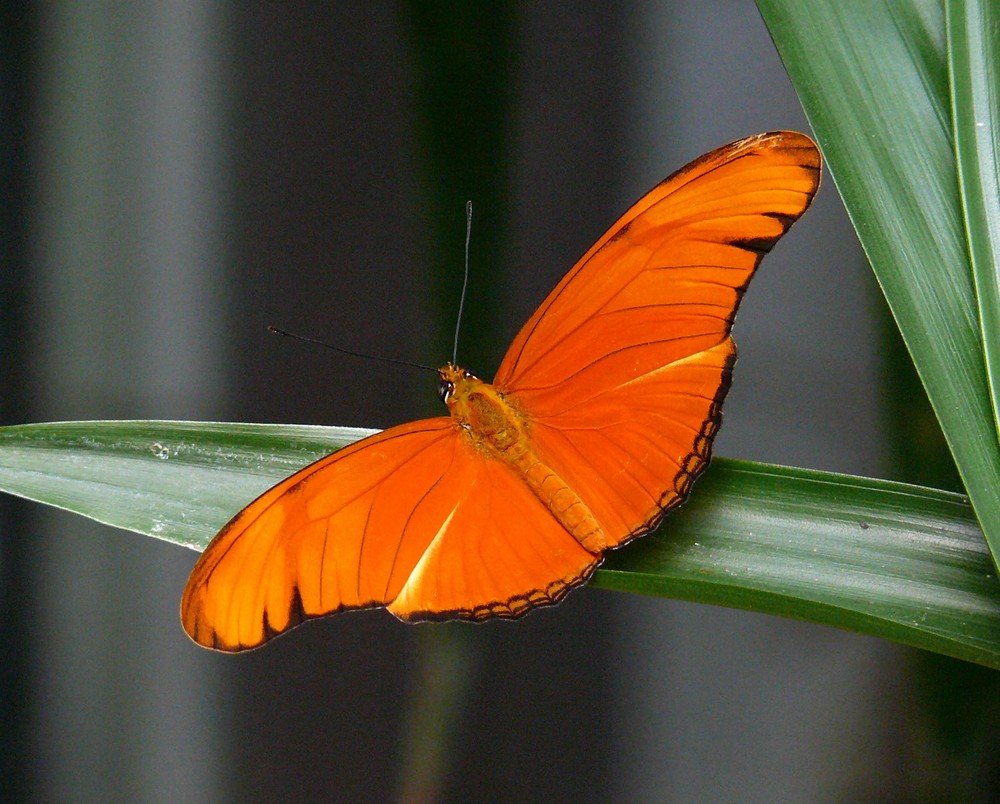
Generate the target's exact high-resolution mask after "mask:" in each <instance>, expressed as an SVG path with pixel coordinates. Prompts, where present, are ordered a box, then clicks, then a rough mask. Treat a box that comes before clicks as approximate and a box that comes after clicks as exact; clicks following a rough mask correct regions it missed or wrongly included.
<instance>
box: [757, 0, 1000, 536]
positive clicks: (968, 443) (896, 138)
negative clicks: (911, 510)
mask: <svg viewBox="0 0 1000 804" xmlns="http://www.w3.org/2000/svg"><path fill="white" fill-rule="evenodd" d="M758 6H759V7H760V9H761V12H762V13H763V15H764V19H765V22H766V23H767V26H768V28H769V30H770V32H771V36H772V37H773V39H774V41H775V44H776V45H777V47H778V52H779V53H780V55H781V58H782V60H783V61H784V63H785V66H786V68H787V69H788V72H789V75H790V76H791V78H792V83H793V84H794V85H795V88H796V90H797V92H798V94H799V98H800V100H801V101H802V105H803V107H804V109H805V111H806V115H807V116H808V118H809V121H810V123H811V124H812V126H813V129H814V130H815V132H816V135H817V137H818V139H819V141H820V144H821V145H822V147H823V152H824V155H825V157H826V159H827V163H828V165H829V167H830V171H831V173H832V174H833V177H834V181H835V182H836V184H837V187H838V189H839V190H840V193H841V195H842V196H843V198H844V203H845V205H846V206H847V210H848V213H849V214H850V216H851V220H852V221H853V222H854V226H855V228H856V229H857V232H858V235H859V237H860V239H861V243H862V245H863V246H864V249H865V252H866V253H867V255H868V258H869V260H870V261H871V264H872V268H873V269H874V271H875V275H876V277H877V278H878V281H879V284H880V285H881V286H882V290H883V291H884V293H885V296H886V299H887V301H888V302H889V307H890V308H891V310H892V313H893V316H894V317H895V319H896V323H897V324H898V326H899V329H900V332H901V333H902V335H903V339H904V340H905V342H906V345H907V348H908V349H909V351H910V354H911V356H912V357H913V362H914V364H915V365H916V368H917V371H918V373H919V374H920V378H921V381H922V382H923V384H924V387H925V388H926V390H927V395H928V397H929V398H930V401H931V404H932V405H933V407H934V411H935V414H936V415H937V417H938V421H939V422H940V423H941V428H942V430H943V431H944V434H945V438H946V439H947V441H948V445H949V447H950V449H951V452H952V455H953V457H954V459H955V463H956V465H957V466H958V470H959V473H960V474H961V476H962V481H963V483H964V484H965V487H966V489H967V491H968V493H969V496H970V499H971V500H972V505H973V506H974V508H975V511H976V514H977V516H978V518H979V521H980V523H981V524H982V526H983V529H984V531H985V533H986V538H987V541H988V542H989V544H990V547H991V549H992V553H993V555H994V556H1000V494H998V493H997V492H998V489H1000V442H998V439H997V433H996V428H995V425H994V419H993V410H992V405H991V402H990V399H991V396H990V389H989V383H988V380H987V374H986V366H985V359H984V355H983V344H982V341H981V336H980V324H979V305H978V301H977V296H976V287H975V282H974V280H973V272H972V267H971V264H970V258H969V253H968V249H967V246H966V237H965V226H964V216H963V209H962V204H961V200H960V197H959V191H958V186H959V184H958V174H957V170H956V165H955V153H954V140H953V136H952V125H951V101H950V97H949V82H948V67H947V53H946V46H945V20H944V13H943V10H942V8H941V5H940V4H939V3H938V2H937V1H936V0H934V1H933V2H927V1H926V0H924V1H923V2H921V1H919V0H918V1H917V2H912V3H896V2H892V0H871V1H866V2H857V1H854V2H844V1H843V0H817V1H816V2H809V3H803V2H801V1H800V0H759V2H758Z"/></svg>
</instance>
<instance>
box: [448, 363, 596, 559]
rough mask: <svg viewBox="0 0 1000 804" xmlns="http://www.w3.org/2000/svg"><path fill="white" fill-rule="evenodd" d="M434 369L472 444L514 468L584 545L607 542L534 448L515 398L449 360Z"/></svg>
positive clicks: (592, 547)
mask: <svg viewBox="0 0 1000 804" xmlns="http://www.w3.org/2000/svg"><path fill="white" fill-rule="evenodd" d="M438 374H439V375H440V376H441V387H440V396H441V399H442V400H443V401H444V403H445V404H446V405H447V406H448V411H449V412H450V413H451V416H452V418H453V419H454V420H455V422H456V424H458V426H459V427H460V428H462V430H464V431H465V432H467V433H468V436H469V438H470V440H471V441H472V444H473V446H474V448H475V449H476V450H478V451H479V452H480V453H481V454H482V455H483V456H484V457H487V458H491V459H494V460H500V461H503V462H504V463H506V464H507V465H508V466H510V467H511V469H513V470H514V471H516V472H517V473H518V474H519V475H520V476H521V477H522V478H523V479H524V481H525V482H526V483H527V484H528V487H529V488H530V489H531V491H532V492H533V493H534V495H535V496H536V497H538V499H539V500H541V502H542V503H544V504H545V506H546V507H547V508H548V509H549V511H550V512H551V513H552V515H553V516H554V517H555V518H556V519H557V520H559V522H560V523H561V524H562V525H563V526H564V527H565V528H566V530H568V531H569V532H570V533H571V534H573V536H574V537H575V538H576V540H577V541H579V542H580V544H581V545H583V547H584V548H586V549H587V550H590V551H591V552H593V553H600V552H601V551H603V550H604V549H605V548H606V546H607V543H606V539H605V536H604V532H603V530H602V529H601V526H600V525H599V524H598V522H597V520H596V519H595V518H594V515H593V514H592V513H591V511H590V509H589V508H588V507H587V506H586V504H585V503H584V502H583V500H581V499H580V497H579V496H578V495H577V494H576V492H574V491H573V490H572V488H571V487H570V485H569V484H568V483H567V482H566V481H565V480H563V478H562V477H561V476H560V475H559V473H558V472H556V471H555V470H554V469H553V468H552V467H551V466H549V465H547V464H546V463H545V462H544V461H543V460H542V459H541V458H540V457H539V456H538V455H537V454H536V452H535V450H534V449H533V448H532V446H531V439H530V437H529V433H528V430H529V427H530V425H529V422H528V420H527V418H526V417H525V415H524V413H523V412H522V411H521V410H520V409H519V408H518V406H517V404H516V402H515V400H513V399H512V398H511V397H510V396H509V395H505V394H504V393H502V392H501V391H499V390H498V389H497V388H496V387H494V386H493V385H490V384H489V383H488V382H483V381H482V380H480V379H479V378H478V377H476V376H475V375H474V374H472V373H471V372H469V371H466V370H465V369H463V368H460V367H458V366H455V365H453V364H451V363H449V364H448V365H446V366H445V367H444V368H441V369H439V370H438Z"/></svg>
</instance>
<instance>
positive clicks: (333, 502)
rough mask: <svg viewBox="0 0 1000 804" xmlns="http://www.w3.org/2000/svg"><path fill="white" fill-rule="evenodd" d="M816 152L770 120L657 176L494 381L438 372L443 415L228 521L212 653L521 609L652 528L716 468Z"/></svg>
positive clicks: (203, 562) (192, 594)
mask: <svg viewBox="0 0 1000 804" xmlns="http://www.w3.org/2000/svg"><path fill="white" fill-rule="evenodd" d="M819 179H820V155H819V151H818V150H817V148H816V145H815V144H814V143H813V142H812V140H810V139H809V138H808V137H806V136H805V135H803V134H797V133H794V132H788V131H779V132H774V133H769V134H760V135H758V136H755V137H749V138H747V139H744V140H739V141H738V142H734V143H731V144H729V145H726V146H723V147H722V148H719V149H717V150H715V151H712V152H711V153H709V154H706V155H705V156H703V157H701V158H700V159H697V160H695V161H694V162H692V163H691V164H690V165H688V166H687V167H685V168H682V169H681V170H680V171H678V172H677V173H675V174H674V175H673V176H671V177H670V178H668V179H666V180H665V181H664V182H662V183H661V184H659V185H657V186H656V187H654V188H653V189H652V190H651V191H650V192H649V193H647V194H646V195H645V196H643V197H642V198H641V199H640V200H639V201H638V202H637V203H636V204H635V205H634V206H633V207H632V208H631V209H630V210H629V211H628V212H626V213H625V214H624V215H623V216H622V217H621V218H620V219H619V220H618V221H617V222H616V223H615V224H614V226H612V227H611V228H610V229H609V230H608V231H607V233H606V234H605V235H604V236H603V237H602V238H601V239H600V240H598V241H597V242H596V243H595V244H594V245H593V246H592V247H591V249H590V250H589V251H588V252H587V253H586V254H584V255H583V258H582V259H581V260H580V261H579V262H578V263H577V264H576V265H575V266H574V267H573V269H572V270H571V271H570V272H569V273H568V274H566V276H564V277H563V279H562V281H560V282H559V284H558V285H557V286H556V288H555V290H553V291H552V292H551V293H550V294H549V295H548V298H546V299H545V301H544V302H542V305H541V307H539V308H538V310H536V311H535V314H534V315H533V316H531V318H530V319H529V320H528V323H527V324H525V325H524V327H523V328H522V329H521V331H520V332H519V333H518V335H517V337H516V338H515V339H514V342H513V344H511V347H510V349H508V351H507V354H506V356H505V357H504V359H503V362H502V363H501V365H500V370H499V371H498V372H497V375H496V378H495V379H494V380H493V384H492V385H490V384H489V383H486V382H483V381H482V380H479V379H478V378H476V377H474V376H473V375H472V374H470V373H469V372H468V371H465V370H464V369H462V368H459V367H458V366H455V365H452V364H451V363H449V364H448V365H446V366H445V367H444V368H442V369H440V370H439V372H438V373H439V374H440V377H441V386H440V387H441V398H442V399H443V401H444V402H445V403H446V404H447V406H448V412H449V413H450V414H451V415H450V416H443V417H440V418H434V419H424V420H422V421H416V422H411V423H409V424H403V425H400V426H398V427H393V428H391V429H389V430H385V431H384V432H381V433H379V434H377V435H373V436H371V437H369V438H366V439H364V440H363V441H360V442H358V443H356V444H353V445H351V446H349V447H347V448H345V449H342V450H340V451H339V452H336V453H334V454H332V455H328V456H327V457H325V458H322V459H321V460H319V461H316V462H315V463H313V464H311V465H310V466H307V467H306V468H305V469H302V470H301V471H299V472H296V473H295V474H294V475H292V476H291V477H289V478H288V479H286V480H283V481H282V482H281V483H279V484H278V485H276V486H275V487H274V488H272V489H271V490H270V491H268V492H266V493H265V494H263V495H261V496H260V497H258V498H257V499H256V500H254V501H253V502H252V503H250V505H248V506H247V507H246V508H244V509H243V510H242V511H241V512H240V513H239V514H237V515H236V516H235V517H233V519H232V520H231V521H230V522H229V524H227V525H226V526H225V527H224V528H223V529H222V530H221V531H220V532H219V534H218V535H217V536H216V537H215V539H214V540H213V541H212V543H211V544H210V545H209V546H208V548H207V549H206V550H205V552H204V554H203V555H202V556H201V558H200V559H199V561H198V563H197V565H196V566H195V568H194V570H193V572H192V573H191V577H190V579H189V580H188V583H187V587H186V588H185V589H184V596H183V598H182V600H181V620H182V622H183V624H184V629H185V630H186V631H187V633H188V635H189V636H190V637H191V639H193V640H194V641H195V642H197V643H199V644H201V645H204V646H206V647H210V648H216V649H218V650H224V651H240V650H247V649H249V648H254V647H257V646H258V645H261V644H263V643H264V642H266V641H267V640H268V639H270V638H271V637H273V636H276V635H277V634H281V633H283V632H284V631H286V630H288V629H289V628H292V627H293V626H295V625H298V624H299V623H301V622H303V621H304V620H307V619H309V618H312V617H320V616H322V615H325V614H331V613H333V612H337V611H342V610H344V609H360V608H369V607H373V606H385V607H386V608H388V609H389V611H391V612H392V613H393V614H395V615H396V616H397V617H399V618H400V619H402V620H443V619H465V620H484V619H487V618H490V617H505V618H513V617H518V616H520V615H522V614H524V613H525V612H527V611H528V610H529V609H531V608H533V607H535V606H541V605H548V604H552V603H555V602H557V601H559V600H560V599H562V597H563V596H564V595H565V594H566V593H567V592H568V591H569V590H570V589H572V588H573V587H575V586H578V585H579V584H581V583H583V582H584V581H585V580H586V579H587V578H588V577H589V576H590V575H591V573H592V572H593V571H594V569H595V568H596V567H597V565H598V564H600V563H601V559H602V554H603V553H604V551H605V550H607V549H609V548H612V547H617V546H618V545H621V544H624V543H625V542H627V541H629V540H630V539H633V538H635V537H637V536H640V535H642V534H643V533H646V532H647V531H649V530H650V529H652V528H653V527H655V526H656V524H657V523H658V522H659V521H660V519H661V518H662V517H663V515H664V514H665V513H666V512H667V511H669V510H670V509H672V508H675V507H676V506H678V505H680V504H681V503H682V502H683V501H684V500H685V499H686V497H687V495H688V492H689V491H690V489H691V484H692V483H693V482H694V480H695V479H696V478H697V477H698V475H700V474H701V472H702V471H703V470H704V469H705V467H706V466H707V464H708V461H709V457H710V453H711V449H712V439H713V438H714V436H715V433H716V431H717V430H718V429H719V424H720V421H721V411H720V407H721V405H722V401H723V398H724V397H725V395H726V391H727V390H728V389H729V383H730V376H731V373H732V368H733V363H734V361H735V359H736V347H735V345H734V343H733V340H732V338H731V337H730V334H729V333H730V329H731V327H732V323H733V318H734V316H735V314H736V309H737V307H738V306H739V303H740V299H741V297H742V296H743V292H744V290H745V289H746V286H747V283H748V282H749V281H750V277H751V276H753V273H754V270H755V269H756V268H757V265H758V264H759V263H760V261H761V258H762V257H763V256H764V254H766V253H767V252H768V251H769V250H770V249H771V247H772V246H773V245H774V244H775V242H777V240H778V238H779V237H781V236H782V235H783V234H784V233H785V232H786V231H787V230H788V228H789V227H790V226H791V225H792V224H793V223H794V222H795V221H796V220H797V219H798V217H799V216H800V215H801V214H802V213H803V212H804V211H805V209H806V207H808V206H809V204H810V202H811V201H812V198H813V196H814V194H815V193H816V189H817V187H818V186H819Z"/></svg>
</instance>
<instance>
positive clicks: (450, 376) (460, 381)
mask: <svg viewBox="0 0 1000 804" xmlns="http://www.w3.org/2000/svg"><path fill="white" fill-rule="evenodd" d="M438 376H439V377H440V378H441V380H440V382H439V383H438V398H439V399H440V400H441V401H442V402H444V403H445V404H446V405H448V407H449V408H450V407H451V406H452V403H453V398H454V396H455V392H456V391H461V390H462V389H463V388H465V387H466V386H468V385H469V384H470V383H472V382H477V383H478V382H481V380H480V379H479V378H478V377H477V376H476V375H475V374H473V373H472V372H471V371H468V370H467V369H464V368H462V367H461V366H456V365H455V364H454V363H448V364H447V365H446V366H443V367H442V368H439V369H438Z"/></svg>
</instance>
